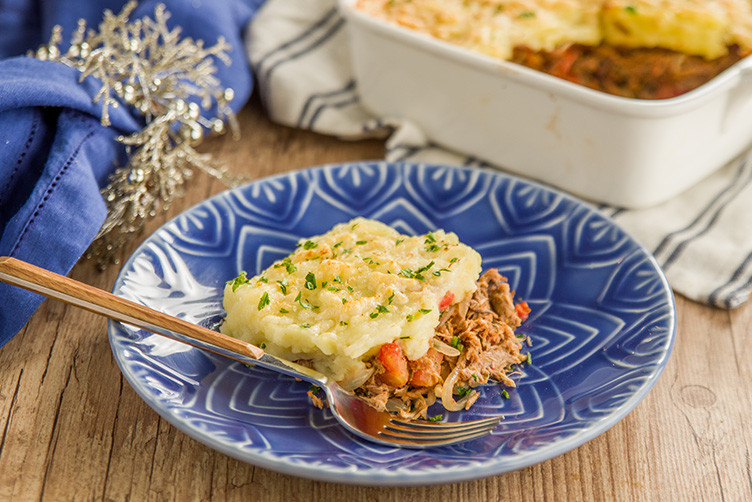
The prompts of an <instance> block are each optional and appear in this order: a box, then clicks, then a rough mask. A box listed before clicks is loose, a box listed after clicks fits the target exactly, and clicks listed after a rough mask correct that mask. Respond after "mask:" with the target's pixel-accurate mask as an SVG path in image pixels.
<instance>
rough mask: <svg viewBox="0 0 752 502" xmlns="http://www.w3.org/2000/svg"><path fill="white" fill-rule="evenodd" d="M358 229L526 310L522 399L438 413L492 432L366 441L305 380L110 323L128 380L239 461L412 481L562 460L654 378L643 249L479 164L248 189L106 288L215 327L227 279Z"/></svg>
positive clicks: (665, 305) (655, 322) (300, 175)
mask: <svg viewBox="0 0 752 502" xmlns="http://www.w3.org/2000/svg"><path fill="white" fill-rule="evenodd" d="M355 216H366V217H370V218H375V219H378V220H381V221H383V222H385V223H387V224H389V225H392V226H394V227H395V228H397V229H398V230H400V231H402V232H403V233H410V234H422V233H426V232H428V231H431V230H434V229H437V228H443V229H445V230H448V231H454V232H456V233H457V234H458V235H459V237H460V239H461V240H462V241H463V242H465V243H467V244H469V245H471V246H473V247H475V248H476V249H477V250H478V251H479V252H480V253H481V255H482V256H483V263H484V267H485V268H489V267H498V268H499V269H500V271H501V272H502V273H503V274H504V275H506V276H507V277H508V278H509V280H510V283H511V285H512V287H513V288H514V289H515V290H516V291H517V295H518V296H519V297H521V298H523V299H525V300H527V301H528V302H529V304H530V305H531V307H532V315H531V316H530V318H529V319H528V320H527V321H526V322H525V324H524V325H523V326H522V327H521V328H520V329H521V331H523V332H524V333H526V334H528V335H529V336H530V338H531V339H532V342H533V345H532V347H531V348H530V349H529V350H530V352H531V355H532V364H531V365H528V366H525V367H524V373H523V374H522V375H520V376H519V378H518V382H519V385H518V387H517V388H516V389H510V390H509V397H508V398H505V397H503V396H502V392H501V391H502V389H501V388H500V387H499V386H494V385H489V386H485V387H483V388H482V397H481V398H480V399H479V400H478V402H477V403H476V404H475V406H474V407H473V408H472V409H471V410H470V411H468V412H461V413H454V414H447V418H448V419H449V420H458V419H461V418H463V417H466V418H477V417H481V416H487V415H496V414H499V413H502V414H504V415H505V417H506V419H505V421H504V422H503V423H502V424H501V426H500V427H499V428H498V430H497V431H496V432H495V433H494V434H493V435H491V436H487V437H485V438H483V439H480V440H476V441H473V442H469V443H465V444H462V445H459V446H453V447H444V448H438V449H434V450H428V451H416V450H406V449H394V448H387V447H382V446H379V445H375V444H371V443H369V442H367V441H364V440H361V439H359V438H357V437H354V436H353V435H351V434H349V433H347V432H346V431H345V430H344V429H342V428H341V427H340V426H339V425H338V424H337V422H336V421H335V420H334V419H333V418H332V416H331V415H330V413H329V412H328V411H327V410H319V409H316V408H314V407H313V406H312V405H311V404H310V403H309V401H308V399H307V397H306V392H307V391H308V388H309V386H308V384H305V383H301V382H296V381H293V380H291V379H290V378H287V377H283V376H279V375H276V374H274V373H271V372H269V371H266V370H261V369H248V368H246V367H245V366H243V365H242V364H239V363H235V362H232V361H229V360H227V359H225V358H223V357H221V356H217V355H214V354H211V353H207V352H204V351H201V350H198V349H194V348H190V347H188V346H185V345H182V344H180V343H178V342H174V341H170V340H167V339H165V338H162V337H160V336H157V335H152V334H149V333H147V332H145V331H140V330H135V329H133V328H130V327H126V326H123V325H121V324H119V323H114V322H111V323H110V324H109V335H110V342H111V344H112V349H113V351H114V354H115V358H116V360H117V361H118V364H119V365H120V368H121V370H122V372H123V374H124V375H125V377H126V379H127V380H128V381H129V382H130V384H131V385H132V386H133V388H134V389H135V390H136V392H137V393H138V394H139V395H140V396H141V397H142V398H143V399H144V400H145V401H146V402H147V403H148V404H149V406H151V407H152V408H153V409H154V410H156V411H157V412H158V413H159V414H160V415H162V416H163V417H164V418H165V419H166V420H168V421H169V422H170V423H172V424H173V425H175V426H176V427H178V428H179V429H181V430H182V431H183V432H185V433H186V434H188V435H189V436H191V437H193V438H195V439H196V440H198V441H201V442H202V443H204V444H206V445H208V446H210V447H212V448H215V449H217V450H219V451H221V452H224V453H226V454H227V455H230V456H233V457H236V458H238V459H241V460H244V461H247V462H249V463H252V464H255V465H259V466H262V467H265V468H268V469H273V470H277V471H280V472H284V473H288V474H292V475H296V476H302V477H307V478H312V479H317V480H324V481H335V482H343V483H355V484H363V485H376V484H379V485H420V484H431V483H436V482H442V483H446V482H455V481H462V480H468V479H475V478H480V477H484V476H490V475H494V474H499V473H502V472H507V471H511V470H515V469H520V468H523V467H526V466H529V465H532V464H535V463H538V462H541V461H544V460H547V459H550V458H552V457H554V456H556V455H559V454H561V453H564V452H566V451H568V450H571V449H573V448H575V447H577V446H579V445H581V444H583V443H585V442H586V441H588V440H590V439H592V438H594V437H596V436H597V435H599V434H601V433H602V432H604V431H606V430H607V429H608V428H610V427H611V426H613V425H614V424H615V423H617V422H618V421H619V420H621V419H622V418H623V417H624V416H625V415H627V413H629V412H630V411H631V410H632V409H633V408H634V407H635V406H636V405H637V403H639V402H640V401H641V400H642V399H643V398H644V397H645V395H646V394H647V393H648V391H649V390H650V389H651V387H652V386H653V385H654V384H655V382H656V380H657V378H658V376H659V375H660V373H661V371H662V370H663V368H664V367H665V365H666V362H667V359H668V356H669V354H670V352H671V348H672V345H673V341H674V336H675V323H676V314H675V309H674V301H673V296H672V294H671V291H670V289H669V287H668V284H667V283H666V280H665V278H664V276H663V274H662V272H661V271H660V270H659V268H658V267H657V265H656V263H655V261H654V260H653V259H652V257H651V256H650V254H649V253H648V252H646V250H645V249H643V248H642V247H641V246H640V245H638V244H637V243H636V242H635V241H634V240H632V239H631V238H630V237H629V236H628V235H626V234H625V233H624V231H622V230H621V229H620V228H618V227H617V226H616V225H614V223H612V222H611V221H610V220H608V219H606V218H605V217H603V216H602V215H600V214H599V213H598V212H597V211H596V210H595V209H594V208H592V207H590V206H588V205H586V204H584V203H582V202H579V201H577V200H575V199H573V198H571V197H569V196H567V195H564V194H562V193H560V192H557V191H554V190H551V189H549V188H544V187H542V186H539V185H536V184H532V183H530V182H527V181H523V180H521V179H517V178H513V177H510V176H507V175H504V174H501V173H499V172H497V171H489V170H483V169H478V168H457V167H446V166H430V165H418V164H389V163H384V162H369V163H351V164H342V165H330V166H324V167H319V168H314V169H309V170H305V171H297V172H293V173H290V174H286V175H282V176H276V177H272V178H267V179H262V180H259V181H256V182H253V183H250V184H248V185H246V186H244V187H241V188H238V189H235V190H230V191H227V192H224V193H222V194H219V195H217V196H215V197H213V198H211V199H209V200H207V201H205V202H203V203H201V204H199V205H198V206H196V207H194V208H192V209H190V210H188V211H186V212H185V213H183V214H181V215H180V216H178V217H177V218H175V219H174V220H172V221H170V222H169V223H167V224H166V225H164V226H163V227H162V228H161V229H160V230H158V231H157V232H156V233H155V234H153V235H152V236H151V237H149V238H148V239H147V240H146V241H145V242H144V243H143V245H141V246H140V247H139V248H138V249H137V250H136V252H135V253H134V254H133V256H132V257H131V258H130V259H129V261H128V262H127V263H126V264H125V266H124V267H123V270H122V272H121V274H120V276H119V278H118V280H117V282H116V284H115V288H114V291H115V293H116V294H118V295H121V296H124V297H126V298H129V299H131V300H134V301H137V302H140V303H143V304H145V305H148V306H150V307H152V308H156V309H158V310H162V311H165V312H167V313H170V314H172V315H176V316H178V317H182V318H185V319H188V320H191V321H194V322H196V323H201V324H204V325H214V324H215V323H216V322H217V321H218V320H219V319H221V317H222V315H223V310H222V304H221V301H222V297H221V295H222V290H223V286H224V283H225V281H227V280H228V279H231V278H233V277H235V276H236V275H237V274H238V273H239V272H240V271H242V270H246V271H247V272H248V273H249V274H255V273H257V272H258V271H260V270H261V269H263V268H265V267H267V266H269V265H270V264H271V263H272V262H273V261H274V260H276V259H278V258H281V257H284V256H285V255H287V254H288V253H290V252H291V251H292V250H293V249H294V247H295V243H296V242H297V240H298V239H300V238H302V237H308V236H311V235H315V234H320V233H323V232H326V231H327V230H329V229H330V228H331V227H332V226H333V225H334V224H335V223H339V222H343V221H347V220H349V219H350V218H353V217H355ZM437 412H438V411H437Z"/></svg>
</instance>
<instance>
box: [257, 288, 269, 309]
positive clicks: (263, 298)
mask: <svg viewBox="0 0 752 502" xmlns="http://www.w3.org/2000/svg"><path fill="white" fill-rule="evenodd" d="M267 305H269V293H267V292H266V291H264V294H263V295H261V298H260V299H259V302H258V309H259V310H261V309H262V308H264V307H266V306H267Z"/></svg>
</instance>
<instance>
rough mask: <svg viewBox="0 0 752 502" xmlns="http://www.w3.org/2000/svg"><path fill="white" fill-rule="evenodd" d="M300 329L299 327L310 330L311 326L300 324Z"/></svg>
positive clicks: (305, 323)
mask: <svg viewBox="0 0 752 502" xmlns="http://www.w3.org/2000/svg"><path fill="white" fill-rule="evenodd" d="M300 327H301V328H310V327H311V325H310V324H308V323H307V322H304V323H303V324H301V325H300Z"/></svg>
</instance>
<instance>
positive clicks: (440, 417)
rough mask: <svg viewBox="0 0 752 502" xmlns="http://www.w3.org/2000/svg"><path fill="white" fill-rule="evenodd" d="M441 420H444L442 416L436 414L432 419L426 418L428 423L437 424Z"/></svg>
mask: <svg viewBox="0 0 752 502" xmlns="http://www.w3.org/2000/svg"><path fill="white" fill-rule="evenodd" d="M443 418H444V415H442V414H438V415H434V416H432V417H428V418H427V419H426V420H428V421H429V422H439V421H440V420H441V419H443Z"/></svg>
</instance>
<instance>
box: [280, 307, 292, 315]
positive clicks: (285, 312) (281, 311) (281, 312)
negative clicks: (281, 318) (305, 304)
mask: <svg viewBox="0 0 752 502" xmlns="http://www.w3.org/2000/svg"><path fill="white" fill-rule="evenodd" d="M279 313H280V314H289V313H290V311H289V310H287V309H284V308H282V309H279Z"/></svg>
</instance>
